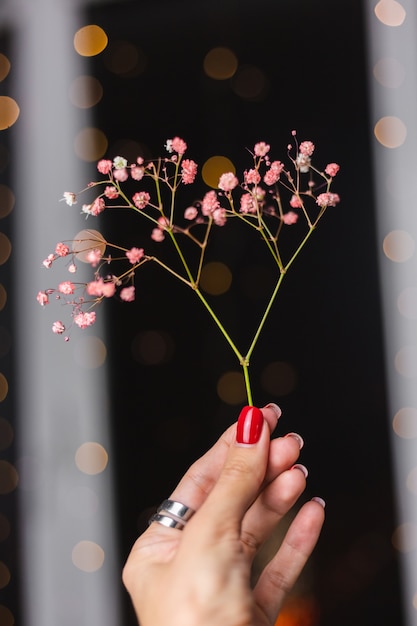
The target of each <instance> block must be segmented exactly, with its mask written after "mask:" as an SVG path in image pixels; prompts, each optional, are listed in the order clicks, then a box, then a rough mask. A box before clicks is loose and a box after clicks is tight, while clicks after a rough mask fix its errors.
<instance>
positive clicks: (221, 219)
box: [213, 207, 227, 226]
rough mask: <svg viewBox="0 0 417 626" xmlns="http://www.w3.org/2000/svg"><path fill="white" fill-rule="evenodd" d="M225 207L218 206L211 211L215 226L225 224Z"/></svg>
mask: <svg viewBox="0 0 417 626" xmlns="http://www.w3.org/2000/svg"><path fill="white" fill-rule="evenodd" d="M226 219H227V216H226V209H223V207H219V208H218V209H215V210H214V211H213V220H214V223H215V224H216V225H217V226H224V225H225V224H226Z"/></svg>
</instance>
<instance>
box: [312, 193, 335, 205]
mask: <svg viewBox="0 0 417 626" xmlns="http://www.w3.org/2000/svg"><path fill="white" fill-rule="evenodd" d="M316 202H317V204H318V205H319V206H320V207H322V208H324V207H326V206H336V204H337V203H338V202H340V198H339V195H338V194H337V193H330V192H328V193H321V194H320V195H319V196H318V197H317V200H316Z"/></svg>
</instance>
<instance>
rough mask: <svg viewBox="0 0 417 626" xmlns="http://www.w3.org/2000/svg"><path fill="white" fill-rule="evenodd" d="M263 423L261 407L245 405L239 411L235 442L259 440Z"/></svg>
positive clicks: (248, 442) (251, 442)
mask: <svg viewBox="0 0 417 626" xmlns="http://www.w3.org/2000/svg"><path fill="white" fill-rule="evenodd" d="M263 424H264V416H263V414H262V411H261V409H258V408H257V407H256V406H245V407H243V409H242V411H241V412H240V415H239V419H238V421H237V431H236V441H237V443H247V444H253V443H256V442H257V441H259V438H260V436H261V432H262V426H263Z"/></svg>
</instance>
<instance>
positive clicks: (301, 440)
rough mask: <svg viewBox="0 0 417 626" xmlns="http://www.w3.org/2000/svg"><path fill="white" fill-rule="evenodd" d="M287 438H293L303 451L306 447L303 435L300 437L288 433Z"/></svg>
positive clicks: (296, 434)
mask: <svg viewBox="0 0 417 626" xmlns="http://www.w3.org/2000/svg"><path fill="white" fill-rule="evenodd" d="M285 436H286V437H292V438H293V439H295V440H296V442H297V443H298V446H299V448H300V450H301V448H302V447H303V446H304V439H303V438H302V436H301V435H299V434H298V433H288V434H287V435H285Z"/></svg>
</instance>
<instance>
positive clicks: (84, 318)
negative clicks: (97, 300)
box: [74, 311, 96, 328]
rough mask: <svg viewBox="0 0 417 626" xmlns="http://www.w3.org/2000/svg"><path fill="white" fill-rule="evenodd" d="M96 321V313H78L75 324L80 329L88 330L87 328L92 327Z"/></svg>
mask: <svg viewBox="0 0 417 626" xmlns="http://www.w3.org/2000/svg"><path fill="white" fill-rule="evenodd" d="M95 321H96V314H95V312H94V311H86V312H85V313H77V315H75V316H74V322H75V323H76V324H77V326H79V327H80V328H87V326H92V324H94V322H95Z"/></svg>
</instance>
